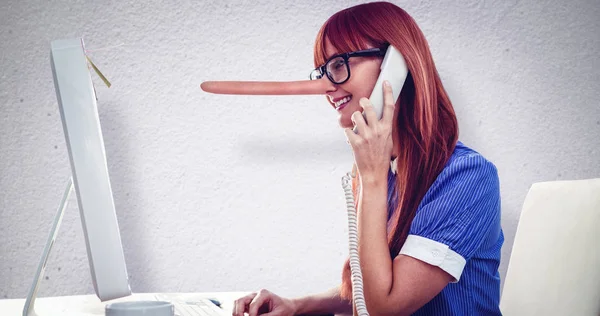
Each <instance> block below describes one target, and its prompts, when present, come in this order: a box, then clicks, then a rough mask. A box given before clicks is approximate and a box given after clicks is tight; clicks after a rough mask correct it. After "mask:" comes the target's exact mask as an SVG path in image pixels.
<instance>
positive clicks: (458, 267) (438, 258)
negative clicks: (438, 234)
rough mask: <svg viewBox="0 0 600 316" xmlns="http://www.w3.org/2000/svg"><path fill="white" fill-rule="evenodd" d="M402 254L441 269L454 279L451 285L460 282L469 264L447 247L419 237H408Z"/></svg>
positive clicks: (401, 251)
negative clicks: (466, 265)
mask: <svg viewBox="0 0 600 316" xmlns="http://www.w3.org/2000/svg"><path fill="white" fill-rule="evenodd" d="M400 254H401V255H407V256H410V257H413V258H415V259H419V260H421V261H423V262H426V263H428V264H430V265H433V266H436V267H439V268H441V269H442V270H444V271H446V272H447V273H448V274H450V275H451V276H452V277H454V280H453V281H452V282H451V283H456V282H458V281H459V280H460V276H461V274H462V272H463V269H464V267H465V264H466V263H467V261H466V260H465V258H463V257H462V256H461V255H459V254H458V253H456V252H454V251H453V250H452V249H450V247H448V246H447V245H445V244H443V243H441V242H438V241H435V240H431V239H429V238H425V237H421V236H417V235H408V237H407V238H406V242H405V243H404V246H402V249H401V250H400ZM400 254H399V255H400Z"/></svg>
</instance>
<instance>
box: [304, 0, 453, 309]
mask: <svg viewBox="0 0 600 316" xmlns="http://www.w3.org/2000/svg"><path fill="white" fill-rule="evenodd" d="M326 38H327V39H329V41H330V42H331V44H332V45H333V46H334V48H335V49H336V50H337V51H338V52H350V51H355V50H360V49H366V48H367V47H368V46H369V45H370V46H371V47H379V46H383V45H385V44H391V45H393V46H394V47H396V48H398V50H399V51H400V53H401V54H402V55H403V56H404V58H405V60H406V63H407V66H408V70H409V75H408V76H407V78H406V81H405V84H404V87H403V88H402V92H401V94H400V98H399V100H398V102H397V103H396V113H395V115H396V117H397V121H396V123H397V126H396V129H395V130H396V132H395V134H394V135H393V137H394V142H397V143H398V144H399V146H398V148H399V152H397V153H394V154H395V156H396V157H397V176H396V191H395V192H397V195H398V196H397V201H398V205H397V207H396V209H395V211H394V213H393V216H392V218H391V219H390V220H391V224H392V226H391V229H390V231H389V233H388V245H389V249H390V256H391V258H394V257H395V256H396V255H398V253H399V252H400V249H401V248H402V245H404V242H405V241H406V238H407V236H408V233H409V230H410V225H411V223H412V220H413V218H414V216H415V213H416V211H417V208H418V206H419V203H420V201H421V200H422V198H423V196H424V195H425V193H426V192H427V190H428V189H429V187H430V186H431V184H432V183H433V182H434V181H435V179H436V177H437V176H438V175H439V173H440V172H441V171H442V169H443V168H444V166H445V165H446V163H447V161H448V159H449V158H450V156H451V155H452V152H453V151H454V147H455V146H456V142H457V140H458V122H457V119H456V115H455V112H454V109H453V107H452V103H451V102H450V98H449V97H448V94H447V93H446V91H445V90H444V87H443V85H442V82H441V80H440V77H439V74H438V72H437V70H436V67H435V64H434V62H433V58H432V56H431V52H430V49H429V45H428V43H427V40H426V39H425V36H424V35H423V33H422V32H421V30H420V28H419V27H418V26H417V24H416V22H415V20H414V19H413V18H412V17H411V16H410V15H409V14H408V13H407V12H406V11H404V10H403V9H401V8H399V7H398V6H396V5H394V4H391V3H388V2H371V3H365V4H360V5H357V6H354V7H350V8H347V9H344V10H342V11H340V12H338V13H336V14H334V15H333V16H331V17H330V18H329V19H328V20H327V21H326V22H325V24H324V25H323V26H322V27H321V29H320V31H319V33H318V35H317V39H316V42H315V49H314V62H315V67H316V66H318V65H322V64H323V63H324V62H325V60H326V57H328V56H326V53H325V39H326ZM358 183H360V181H359V177H357V178H355V179H354V180H353V192H354V197H355V201H356V206H357V209H358V205H359V200H358V197H359V194H358V189H357V188H358ZM340 292H341V296H342V297H344V298H346V299H351V297H352V285H351V281H350V265H349V260H346V262H345V265H344V269H343V273H342V284H341V286H340Z"/></svg>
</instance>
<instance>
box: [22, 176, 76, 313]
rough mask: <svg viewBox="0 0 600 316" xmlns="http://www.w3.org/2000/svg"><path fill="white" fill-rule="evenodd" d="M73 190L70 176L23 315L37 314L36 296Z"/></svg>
mask: <svg viewBox="0 0 600 316" xmlns="http://www.w3.org/2000/svg"><path fill="white" fill-rule="evenodd" d="M72 191H73V178H72V177H69V180H68V181H67V185H66V187H65V192H64V193H63V197H62V200H61V201H60V205H59V206H58V210H57V212H56V215H55V216H54V221H53V224H52V229H51V230H50V234H49V235H48V241H46V247H44V252H43V253H42V257H41V258H40V263H39V264H38V268H37V271H36V272H35V276H34V278H33V283H32V284H31V287H30V288H29V294H27V299H26V300H25V305H24V306H23V316H35V315H37V314H36V313H35V307H34V304H35V298H36V296H37V291H38V288H39V286H40V281H41V280H42V278H43V277H44V271H45V270H46V263H47V262H48V257H49V255H50V251H51V250H52V246H53V245H54V241H55V240H56V235H57V234H58V229H59V228H60V224H61V223H62V219H63V215H64V214H65V209H66V208H67V204H68V201H69V197H70V196H71V192H72Z"/></svg>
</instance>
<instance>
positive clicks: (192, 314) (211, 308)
mask: <svg viewBox="0 0 600 316" xmlns="http://www.w3.org/2000/svg"><path fill="white" fill-rule="evenodd" d="M156 299H157V300H159V301H166V302H171V303H172V304H173V306H174V307H175V316H226V315H227V313H225V311H224V310H222V309H221V308H220V307H218V306H217V305H215V304H214V303H213V302H211V301H210V300H209V299H204V298H194V299H192V300H181V299H175V298H174V297H172V296H169V295H156Z"/></svg>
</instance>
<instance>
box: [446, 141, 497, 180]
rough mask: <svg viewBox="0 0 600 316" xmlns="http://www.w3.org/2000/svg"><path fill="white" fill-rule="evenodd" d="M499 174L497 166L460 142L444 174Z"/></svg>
mask: <svg viewBox="0 0 600 316" xmlns="http://www.w3.org/2000/svg"><path fill="white" fill-rule="evenodd" d="M465 171H468V172H470V173H486V174H493V175H496V176H497V174H498V169H497V168H496V165H495V164H494V163H493V162H491V161H490V160H489V159H487V158H486V157H485V156H483V155H482V154H481V153H479V152H478V151H476V150H475V149H473V148H471V147H469V146H467V145H465V144H464V143H463V142H461V141H458V142H457V143H456V146H455V148H454V152H453V153H452V155H451V156H450V159H449V160H448V162H447V163H446V166H445V167H444V169H443V171H442V173H447V174H454V173H457V172H465Z"/></svg>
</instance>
